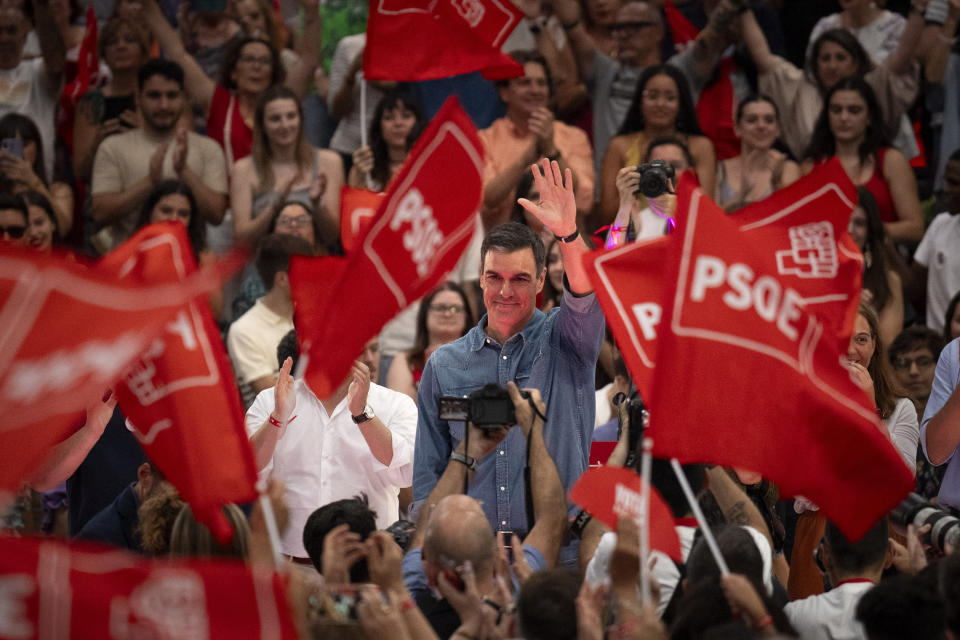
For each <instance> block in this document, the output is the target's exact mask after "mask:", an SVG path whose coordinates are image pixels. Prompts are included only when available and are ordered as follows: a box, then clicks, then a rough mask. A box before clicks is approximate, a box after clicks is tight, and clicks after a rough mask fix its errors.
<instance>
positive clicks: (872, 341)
mask: <svg viewBox="0 0 960 640" xmlns="http://www.w3.org/2000/svg"><path fill="white" fill-rule="evenodd" d="M876 350H877V341H876V338H875V337H874V336H873V334H872V332H871V331H870V323H869V322H867V319H866V318H864V317H863V316H862V315H860V314H857V319H856V321H854V323H853V334H852V335H851V336H850V344H849V345H848V346H847V360H848V361H849V362H857V363H859V364H862V365H863V366H864V367H869V366H870V361H871V360H872V359H873V353H874V351H876Z"/></svg>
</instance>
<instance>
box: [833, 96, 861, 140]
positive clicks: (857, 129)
mask: <svg viewBox="0 0 960 640" xmlns="http://www.w3.org/2000/svg"><path fill="white" fill-rule="evenodd" d="M827 108H828V109H829V111H828V115H829V118H830V130H831V131H832V132H833V137H834V138H835V139H836V141H837V142H857V141H859V140H862V139H863V137H864V136H865V135H866V133H867V126H868V125H869V124H870V116H869V114H868V111H867V103H866V101H865V100H864V99H863V96H861V95H860V94H859V93H857V92H856V91H848V90H846V89H843V90H840V91H837V92H836V93H834V94H833V96H831V97H830V104H829V105H828V107H827Z"/></svg>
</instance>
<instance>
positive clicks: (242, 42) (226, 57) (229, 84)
mask: <svg viewBox="0 0 960 640" xmlns="http://www.w3.org/2000/svg"><path fill="white" fill-rule="evenodd" d="M251 42H259V43H260V44H262V45H264V46H265V47H267V48H268V49H270V86H273V85H277V84H283V80H284V77H285V75H286V74H285V72H284V69H283V63H282V62H280V54H279V53H278V52H277V48H276V47H274V46H273V43H271V42H270V41H269V40H264V39H263V38H254V37H249V36H248V37H246V38H240V39H239V40H236V41H234V43H233V44H232V45H230V46H229V47H228V48H227V51H226V52H225V53H224V54H223V60H222V61H221V62H220V86H221V87H223V88H225V89H227V90H228V91H233V90H234V89H236V88H237V83H236V82H234V81H233V78H231V77H230V76H232V75H233V70H234V69H236V68H237V63H238V62H240V55H241V53H242V52H243V48H244V47H245V46H247V45H248V44H250V43H251ZM297 102H298V103H299V100H298V101H297Z"/></svg>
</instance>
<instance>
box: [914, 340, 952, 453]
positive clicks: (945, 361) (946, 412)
mask: <svg viewBox="0 0 960 640" xmlns="http://www.w3.org/2000/svg"><path fill="white" fill-rule="evenodd" d="M950 350H952V353H951V352H950ZM951 361H952V362H951ZM958 367H960V342H958V341H956V340H954V341H953V342H951V343H950V344H948V345H947V346H946V348H944V350H943V353H941V354H940V361H939V362H938V363H937V370H936V373H935V374H934V377H933V391H932V392H931V393H930V400H929V401H928V402H927V410H926V412H925V413H924V416H923V422H924V426H923V429H922V430H921V438H922V439H923V445H924V447H923V450H924V452H925V453H926V455H927V460H929V461H930V464H933V465H941V464H944V463H945V462H946V461H947V460H949V459H950V457H951V456H953V455H954V452H956V450H957V447H958V446H960V384H957V377H958V376H957V368H958Z"/></svg>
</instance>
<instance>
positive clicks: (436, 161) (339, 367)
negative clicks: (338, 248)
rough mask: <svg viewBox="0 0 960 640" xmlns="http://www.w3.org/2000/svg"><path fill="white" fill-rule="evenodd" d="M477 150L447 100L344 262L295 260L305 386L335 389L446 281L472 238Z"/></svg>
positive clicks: (472, 134)
mask: <svg viewBox="0 0 960 640" xmlns="http://www.w3.org/2000/svg"><path fill="white" fill-rule="evenodd" d="M482 172H483V147H482V145H481V144H480V139H479V138H478V137H477V132H476V129H474V127H473V124H472V123H471V122H470V118H469V117H468V116H467V114H466V113H464V111H463V110H462V109H461V108H460V105H459V103H458V102H457V100H456V98H450V99H449V100H447V102H446V103H445V104H444V105H443V107H442V108H441V109H440V111H439V112H438V113H437V115H436V117H435V118H434V119H433V121H432V122H431V123H430V125H429V126H428V127H427V128H426V130H425V131H424V132H423V135H421V136H420V139H419V140H418V141H417V143H416V145H414V148H413V150H412V151H411V152H410V156H409V157H408V158H407V161H406V162H405V164H404V167H403V169H401V170H400V173H399V174H398V175H397V177H396V178H395V179H394V180H393V182H392V184H391V186H390V188H389V190H388V191H387V194H386V196H385V197H384V200H383V202H382V203H381V205H380V208H379V209H378V211H377V215H376V218H375V219H374V222H373V224H372V225H371V226H370V228H369V230H368V231H367V232H366V233H365V234H364V236H363V240H362V241H361V243H360V245H359V247H358V250H357V251H355V252H354V253H353V254H352V255H351V256H349V257H347V258H331V257H326V258H307V257H303V256H293V258H292V259H291V261H290V284H291V292H292V294H293V300H294V303H295V305H294V323H295V324H296V326H297V333H298V336H299V339H300V346H301V351H302V352H304V353H306V354H307V355H308V356H309V358H310V359H309V361H308V364H307V373H306V379H307V382H308V384H309V385H310V388H311V389H312V390H313V392H314V393H316V394H317V396H318V397H321V398H325V397H327V396H329V395H330V394H331V393H332V392H333V390H334V389H336V388H337V387H338V386H339V385H340V383H341V382H342V381H343V379H344V378H345V377H346V375H347V372H348V371H349V370H350V365H351V363H352V362H353V361H354V359H355V358H357V356H358V355H359V354H360V351H361V350H362V348H363V345H364V344H365V343H366V342H367V340H369V339H370V338H371V337H372V336H375V335H377V334H378V333H379V332H380V329H381V328H382V327H383V325H384V324H385V323H386V322H387V321H389V320H390V319H391V318H392V317H393V316H395V315H396V314H397V313H399V312H400V311H401V310H403V309H406V308H407V307H408V306H409V305H410V304H411V303H412V302H414V301H415V300H417V299H419V298H420V297H422V296H423V295H425V294H426V293H428V292H429V291H430V290H431V289H433V288H434V287H435V286H436V285H437V284H439V283H440V282H441V281H442V280H443V278H444V277H445V276H446V274H447V273H448V272H450V271H451V270H452V269H453V268H454V266H456V263H457V261H458V260H459V259H460V255H461V254H462V253H463V250H464V249H465V248H466V246H467V243H468V242H469V240H470V237H471V234H472V233H473V231H474V213H475V212H476V210H477V207H478V206H479V204H480V197H481V190H482V186H481V174H482Z"/></svg>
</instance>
